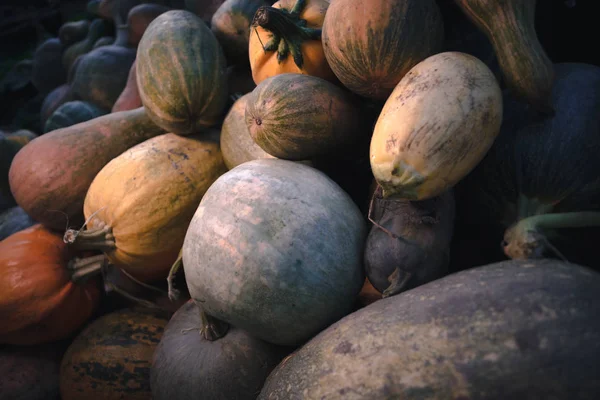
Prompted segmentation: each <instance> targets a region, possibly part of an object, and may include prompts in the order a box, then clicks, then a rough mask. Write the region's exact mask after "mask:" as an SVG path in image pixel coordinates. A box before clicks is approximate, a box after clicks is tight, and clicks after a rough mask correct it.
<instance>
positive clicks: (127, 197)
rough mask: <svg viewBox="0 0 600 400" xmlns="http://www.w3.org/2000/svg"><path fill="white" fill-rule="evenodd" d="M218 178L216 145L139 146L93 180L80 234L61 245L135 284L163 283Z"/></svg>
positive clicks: (161, 142) (201, 138)
mask: <svg viewBox="0 0 600 400" xmlns="http://www.w3.org/2000/svg"><path fill="white" fill-rule="evenodd" d="M226 171H227V168H226V167H225V163H224V162H223V157H222V155H221V150H220V147H219V142H218V140H209V139H208V138H207V137H206V135H190V136H187V137H184V136H179V135H176V134H174V133H167V134H164V135H160V136H157V137H155V138H153V139H150V140H147V141H145V142H143V143H140V144H139V145H137V146H135V147H133V148H131V149H129V150H127V151H126V152H124V153H123V154H121V155H120V156H118V157H116V158H114V159H113V160H112V161H110V162H109V163H108V164H107V165H106V166H105V167H104V168H102V170H101V171H100V172H99V173H98V175H96V177H95V178H94V181H93V182H92V184H91V185H90V188H89V190H88V192H87V195H86V197H85V203H84V206H83V211H84V214H85V217H86V219H89V222H88V224H87V230H85V231H81V232H79V233H78V234H77V235H76V237H75V238H69V237H68V235H66V238H67V239H68V240H69V241H70V242H72V243H74V244H75V246H76V247H78V248H80V249H90V250H101V251H104V253H105V254H106V255H107V256H108V259H109V260H110V262H111V263H113V264H115V265H116V266H117V267H120V268H122V269H123V270H125V271H126V272H128V273H129V274H131V275H133V276H134V277H135V278H137V279H139V280H141V281H145V282H150V281H153V280H156V279H161V278H166V277H167V273H168V271H169V269H170V267H171V265H172V264H173V262H175V260H176V259H177V256H178V254H179V250H180V249H181V246H182V245H183V239H184V237H185V233H186V231H187V228H188V225H189V224H190V221H191V220H192V216H193V215H194V212H195V211H196V208H198V205H199V204H200V200H201V199H202V197H203V196H204V193H205V192H206V190H207V189H208V188H209V186H210V185H211V184H212V183H213V182H214V181H215V180H216V179H217V178H218V177H219V176H220V175H222V174H223V173H225V172H226ZM67 233H68V232H67Z"/></svg>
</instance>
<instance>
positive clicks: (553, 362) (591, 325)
mask: <svg viewBox="0 0 600 400" xmlns="http://www.w3.org/2000/svg"><path fill="white" fill-rule="evenodd" d="M599 285H600V275H599V274H598V273H595V272H593V271H591V270H590V269H587V268H584V267H581V266H578V265H575V264H568V263H562V262H560V261H555V260H548V259H547V260H536V261H530V262H527V261H525V262H516V261H504V262H500V263H496V264H489V265H485V266H481V267H477V268H472V269H468V270H465V271H462V272H459V273H455V274H452V275H449V276H446V277H444V278H442V279H439V280H436V281H434V282H430V283H428V284H426V285H423V286H420V287H418V288H415V289H413V290H410V291H407V292H405V293H401V294H399V295H397V296H394V297H390V298H387V299H383V300H379V301H377V302H375V303H373V304H371V305H369V306H367V307H365V308H363V309H361V310H359V311H357V312H355V313H353V314H351V315H348V316H347V317H346V318H344V319H342V320H341V321H339V322H338V323H336V324H334V325H332V326H330V327H329V328H327V329H326V330H325V331H323V332H321V333H320V334H319V335H318V336H316V337H315V338H313V340H311V341H310V342H308V343H307V344H305V345H304V346H303V347H302V348H301V349H300V350H298V351H297V352H296V353H295V354H293V355H291V356H290V357H289V358H287V359H285V360H284V361H283V362H282V363H281V364H280V365H279V366H278V367H277V368H276V369H275V370H274V371H273V373H271V375H270V376H269V378H268V379H267V382H266V383H265V386H264V387H263V390H262V392H261V394H260V396H259V397H258V399H260V400H275V399H278V400H283V399H286V400H292V399H294V400H295V399H340V398H342V399H350V400H354V399H382V400H388V399H389V400H391V399H407V400H413V399H414V400H417V399H419V400H421V399H424V398H426V399H432V400H438V399H439V400H442V399H444V400H445V399H515V400H528V399H590V400H591V399H594V398H596V397H597V396H598V393H599V391H600V381H599V380H598V372H597V371H598V370H597V368H596V365H597V360H598V355H599V354H600V318H598V316H599V315H600V301H599V300H600V292H599V291H598V287H599Z"/></svg>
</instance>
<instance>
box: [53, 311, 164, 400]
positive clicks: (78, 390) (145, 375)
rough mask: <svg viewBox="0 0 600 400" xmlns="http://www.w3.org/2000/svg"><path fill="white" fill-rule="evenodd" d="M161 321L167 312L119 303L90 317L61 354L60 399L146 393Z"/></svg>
mask: <svg viewBox="0 0 600 400" xmlns="http://www.w3.org/2000/svg"><path fill="white" fill-rule="evenodd" d="M167 322H168V315H166V314H164V313H160V312H155V311H152V310H147V309H142V308H126V309H122V310H119V311H115V312H112V313H110V314H106V315H104V316H102V317H100V318H98V319H96V320H95V321H93V322H92V323H91V324H89V325H88V326H87V327H86V328H85V329H84V330H83V331H82V332H81V333H80V334H79V335H78V336H77V337H76V338H75V340H74V341H73V342H72V343H71V345H70V346H69V348H68V349H67V351H66V353H65V355H64V356H63V359H62V363H61V366H60V395H61V399H62V400H82V399H89V400H117V399H123V400H149V399H151V398H152V394H151V392H150V367H151V362H152V355H153V354H154V350H155V349H156V346H157V345H158V343H159V342H160V339H161V338H162V335H163V331H164V328H165V326H166V324H167ZM173 400H175V399H173Z"/></svg>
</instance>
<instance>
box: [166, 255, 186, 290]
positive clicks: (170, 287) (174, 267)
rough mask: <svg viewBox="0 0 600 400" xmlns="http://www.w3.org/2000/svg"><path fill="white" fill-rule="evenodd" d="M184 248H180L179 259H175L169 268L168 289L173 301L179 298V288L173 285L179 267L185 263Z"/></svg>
mask: <svg viewBox="0 0 600 400" xmlns="http://www.w3.org/2000/svg"><path fill="white" fill-rule="evenodd" d="M182 250H183V249H182ZM182 250H179V255H178V256H177V260H175V262H174V263H173V265H172V266H171V269H170V270H169V275H167V288H168V289H167V291H168V296H169V300H171V301H175V300H177V299H178V298H179V290H177V289H175V288H174V287H173V278H174V277H175V274H176V273H177V271H179V269H180V268H181V266H182V265H183V254H182Z"/></svg>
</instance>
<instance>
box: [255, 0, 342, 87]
mask: <svg viewBox="0 0 600 400" xmlns="http://www.w3.org/2000/svg"><path fill="white" fill-rule="evenodd" d="M327 7H329V2H328V1H326V0H279V1H278V2H276V3H275V4H273V6H272V7H269V6H263V7H260V8H259V9H258V10H257V11H256V14H255V15H254V20H253V22H252V26H251V28H250V45H249V48H248V51H249V53H250V67H251V69H252V78H253V79H254V82H255V83H256V84H257V85H258V84H259V83H260V82H262V81H263V80H265V79H267V78H269V77H272V76H275V75H279V74H283V73H286V72H291V73H297V74H305V75H313V76H317V77H319V78H323V79H327V80H328V81H331V82H338V80H337V78H336V76H335V74H334V73H333V71H332V70H331V68H330V67H329V64H328V63H327V60H326V58H325V53H324V52H323V45H322V43H321V28H322V26H323V20H324V19H325V12H326V11H327Z"/></svg>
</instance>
